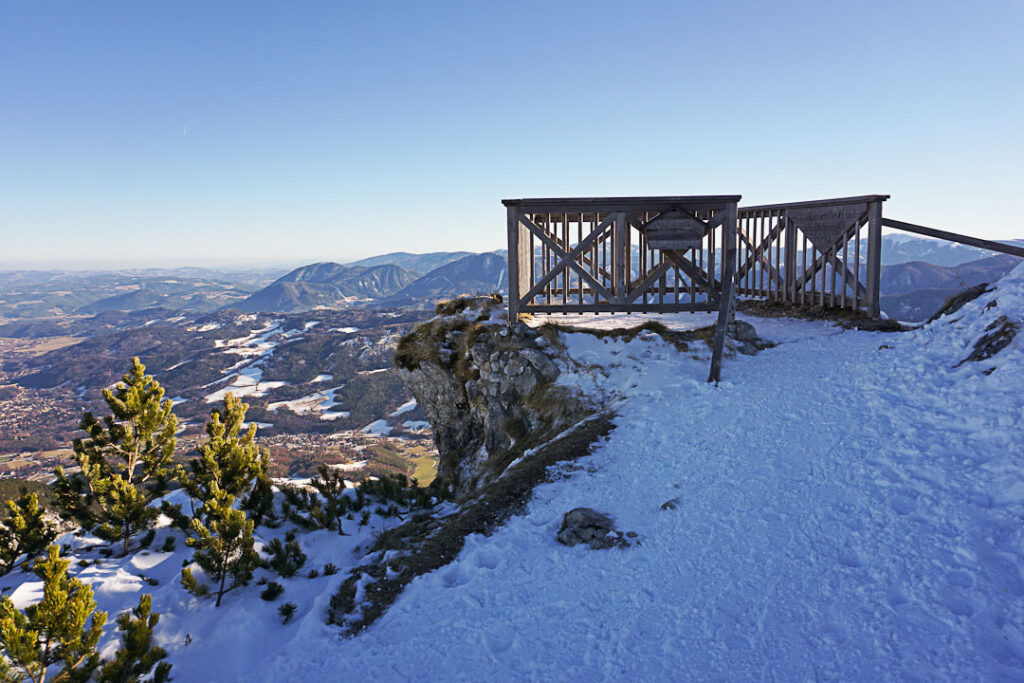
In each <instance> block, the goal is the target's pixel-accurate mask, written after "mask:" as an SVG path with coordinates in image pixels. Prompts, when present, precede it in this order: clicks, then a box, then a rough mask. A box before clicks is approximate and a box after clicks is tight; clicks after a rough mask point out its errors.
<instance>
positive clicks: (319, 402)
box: [267, 384, 345, 419]
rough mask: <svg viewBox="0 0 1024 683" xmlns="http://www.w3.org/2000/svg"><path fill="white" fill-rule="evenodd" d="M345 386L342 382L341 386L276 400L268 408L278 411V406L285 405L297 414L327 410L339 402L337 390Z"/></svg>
mask: <svg viewBox="0 0 1024 683" xmlns="http://www.w3.org/2000/svg"><path fill="white" fill-rule="evenodd" d="M344 388H345V385H344V384H342V385H341V386H338V387H334V388H333V389H326V390H324V391H319V392H317V393H315V394H310V395H309V396H303V397H302V398H296V399H293V400H291V401H274V402H273V403H270V404H268V405H267V410H269V411H271V412H274V411H277V409H278V408H282V407H285V408H288V409H289V410H291V411H292V412H293V413H295V414H297V415H308V414H309V413H317V412H322V411H327V410H329V409H330V408H334V407H335V406H337V405H338V404H339V402H338V400H337V397H336V396H335V392H338V391H341V390H342V389H344ZM324 414H326V413H324ZM338 417H341V414H340V413H339V414H338ZM321 418H323V415H321ZM324 419H335V418H324Z"/></svg>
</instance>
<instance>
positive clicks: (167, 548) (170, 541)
mask: <svg viewBox="0 0 1024 683" xmlns="http://www.w3.org/2000/svg"><path fill="white" fill-rule="evenodd" d="M176 542H177V539H176V538H175V537H174V536H168V537H167V538H165V539H164V544H163V545H162V546H160V550H162V551H163V552H165V553H173V552H174V544H175V543H176Z"/></svg>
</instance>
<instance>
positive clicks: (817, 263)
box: [796, 248, 867, 296]
mask: <svg viewBox="0 0 1024 683" xmlns="http://www.w3.org/2000/svg"><path fill="white" fill-rule="evenodd" d="M837 251H838V249H836V250H833V249H832V248H829V252H828V253H827V254H826V253H824V252H822V254H821V256H819V257H818V258H816V259H814V261H813V262H812V263H811V267H810V268H808V269H807V271H806V272H804V273H801V274H800V277H799V278H797V283H796V289H797V291H807V290H806V289H805V285H806V284H807V283H808V282H810V281H811V280H813V279H814V277H815V276H816V275H817V274H818V271H820V270H821V269H822V268H824V267H825V264H826V263H829V264H831V266H832V268H833V269H835V270H839V272H840V273H843V272H845V273H846V276H847V277H849V278H850V279H851V280H852V281H853V282H854V283H855V284H856V287H857V296H863V295H866V293H867V288H865V287H864V285H863V284H861V281H860V277H859V276H858V275H855V274H854V273H853V272H851V271H850V268H849V266H848V265H847V264H845V263H843V262H842V259H840V258H839V257H838V256H837V255H836V252H837ZM858 265H859V264H858ZM858 270H859V268H858Z"/></svg>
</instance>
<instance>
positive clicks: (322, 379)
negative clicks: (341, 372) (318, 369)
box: [313, 375, 334, 384]
mask: <svg viewBox="0 0 1024 683" xmlns="http://www.w3.org/2000/svg"><path fill="white" fill-rule="evenodd" d="M332 379H334V375H317V376H316V377H314V378H313V384H316V383H318V382H330V381H331V380H332Z"/></svg>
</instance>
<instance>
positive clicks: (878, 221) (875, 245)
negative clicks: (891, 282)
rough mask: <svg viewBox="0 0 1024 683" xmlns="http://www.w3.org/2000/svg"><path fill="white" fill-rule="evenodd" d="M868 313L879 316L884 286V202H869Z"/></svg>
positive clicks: (870, 315)
mask: <svg viewBox="0 0 1024 683" xmlns="http://www.w3.org/2000/svg"><path fill="white" fill-rule="evenodd" d="M866 286H867V289H868V296H867V302H866V303H867V314H868V316H869V317H871V318H879V317H881V314H882V308H881V295H882V293H881V286H882V202H881V201H873V202H871V203H870V204H868V273H867V283H866Z"/></svg>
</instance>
